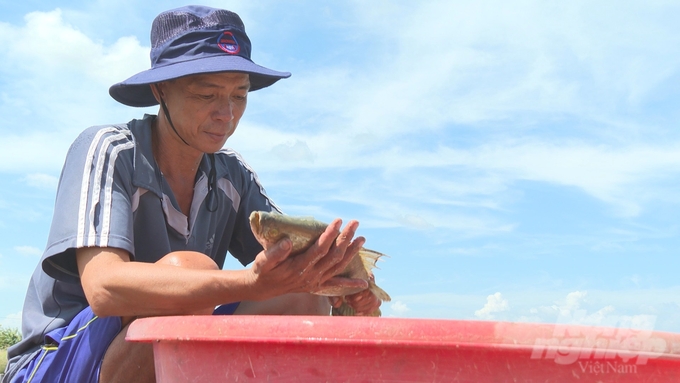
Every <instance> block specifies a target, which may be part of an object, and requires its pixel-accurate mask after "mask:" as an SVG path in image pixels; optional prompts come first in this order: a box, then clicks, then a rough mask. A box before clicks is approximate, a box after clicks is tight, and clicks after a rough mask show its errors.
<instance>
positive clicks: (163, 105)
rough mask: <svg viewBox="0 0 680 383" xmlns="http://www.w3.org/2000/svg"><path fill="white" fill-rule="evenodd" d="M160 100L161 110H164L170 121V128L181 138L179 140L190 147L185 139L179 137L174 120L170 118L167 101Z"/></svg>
mask: <svg viewBox="0 0 680 383" xmlns="http://www.w3.org/2000/svg"><path fill="white" fill-rule="evenodd" d="M160 99H161V108H162V109H163V113H164V114H165V118H166V119H167V120H168V123H169V124H170V127H171V128H172V130H173V131H174V132H175V134H176V135H177V137H179V139H180V140H182V142H184V143H185V144H186V145H187V146H190V145H189V143H188V142H186V141H185V140H184V138H182V136H180V135H179V133H177V129H175V124H173V123H172V119H171V118H170V112H168V106H167V105H165V101H164V100H163V97H160Z"/></svg>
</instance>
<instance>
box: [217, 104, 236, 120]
mask: <svg viewBox="0 0 680 383" xmlns="http://www.w3.org/2000/svg"><path fill="white" fill-rule="evenodd" d="M214 117H215V119H217V120H222V121H231V120H233V119H234V104H233V102H232V101H231V100H225V101H224V102H220V103H219V105H218V106H217V109H216V110H215V112H214Z"/></svg>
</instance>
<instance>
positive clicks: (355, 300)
mask: <svg viewBox="0 0 680 383" xmlns="http://www.w3.org/2000/svg"><path fill="white" fill-rule="evenodd" d="M330 300H331V306H333V307H335V308H339V307H340V306H342V303H343V302H346V303H347V304H348V305H350V307H352V308H353V309H354V311H355V315H356V316H367V315H371V314H373V313H374V312H375V311H376V310H378V309H379V308H380V305H381V304H382V301H381V300H380V299H378V297H376V296H375V294H373V293H372V292H371V290H368V289H366V290H364V291H360V292H358V293H356V294H352V295H347V296H345V297H330Z"/></svg>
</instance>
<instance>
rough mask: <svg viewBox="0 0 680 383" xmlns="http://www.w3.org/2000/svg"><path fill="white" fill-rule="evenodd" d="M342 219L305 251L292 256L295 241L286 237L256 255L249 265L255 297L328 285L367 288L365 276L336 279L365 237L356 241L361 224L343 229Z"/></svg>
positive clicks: (333, 223)
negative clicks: (362, 277) (250, 265)
mask: <svg viewBox="0 0 680 383" xmlns="http://www.w3.org/2000/svg"><path fill="white" fill-rule="evenodd" d="M341 226H342V221H341V220H340V219H336V220H334V221H333V222H331V224H330V225H328V227H327V228H326V230H325V231H324V232H323V233H322V234H321V236H320V237H319V239H318V240H317V241H316V242H315V243H314V244H313V245H312V246H311V247H310V248H309V249H308V250H307V251H305V252H303V253H301V254H297V255H295V256H294V257H291V256H290V252H291V248H292V244H291V242H290V240H289V239H287V238H284V239H282V240H281V241H279V242H278V243H276V245H274V246H272V247H270V248H269V249H265V250H263V251H262V252H260V254H258V255H257V257H256V258H255V261H254V262H253V265H252V267H251V268H250V270H249V271H250V278H251V283H252V286H253V293H254V294H255V295H256V296H255V297H253V298H252V299H253V300H262V299H267V298H271V297H275V296H278V295H282V294H287V293H314V292H316V291H318V290H320V289H321V288H323V287H325V286H327V285H329V284H330V285H333V286H345V287H348V288H357V289H365V288H368V283H367V282H366V281H364V280H362V279H349V278H337V277H335V275H337V274H339V273H340V272H342V271H343V270H344V269H345V267H346V266H347V265H348V264H349V263H350V262H351V261H352V258H354V256H355V255H357V254H358V252H359V250H360V249H361V247H362V246H363V245H364V243H365V242H366V240H365V239H364V238H363V237H357V238H356V239H354V240H353V237H354V234H355V233H356V230H357V227H358V226H359V223H358V222H357V221H350V222H349V223H348V224H347V226H345V228H344V230H342V232H341V231H340V228H341Z"/></svg>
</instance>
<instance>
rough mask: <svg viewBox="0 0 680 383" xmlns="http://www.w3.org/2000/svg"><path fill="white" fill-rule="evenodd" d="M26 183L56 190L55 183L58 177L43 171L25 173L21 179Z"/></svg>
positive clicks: (39, 187)
mask: <svg viewBox="0 0 680 383" xmlns="http://www.w3.org/2000/svg"><path fill="white" fill-rule="evenodd" d="M23 181H24V182H26V184H27V185H29V186H32V187H35V188H38V189H47V190H57V184H58V183H59V178H57V177H55V176H52V175H49V174H43V173H32V174H28V175H26V177H24V179H23Z"/></svg>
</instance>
